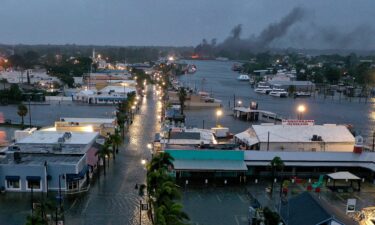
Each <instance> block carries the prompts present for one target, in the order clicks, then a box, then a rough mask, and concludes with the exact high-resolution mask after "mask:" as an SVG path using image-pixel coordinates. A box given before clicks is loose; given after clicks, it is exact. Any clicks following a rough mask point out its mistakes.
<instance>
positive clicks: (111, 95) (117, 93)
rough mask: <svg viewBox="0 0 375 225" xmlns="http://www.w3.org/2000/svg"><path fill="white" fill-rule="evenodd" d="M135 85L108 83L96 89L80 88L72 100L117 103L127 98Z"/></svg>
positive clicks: (134, 90)
mask: <svg viewBox="0 0 375 225" xmlns="http://www.w3.org/2000/svg"><path fill="white" fill-rule="evenodd" d="M136 91H137V90H136V88H135V87H130V86H129V87H127V86H118V85H110V86H106V87H104V88H102V89H101V90H100V91H96V90H82V91H80V92H78V93H77V94H75V95H74V96H73V101H78V102H83V103H88V104H117V103H119V102H122V101H123V100H125V99H126V98H127V94H128V93H132V92H135V93H136Z"/></svg>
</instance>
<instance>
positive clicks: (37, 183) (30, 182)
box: [27, 180, 40, 189]
mask: <svg viewBox="0 0 375 225" xmlns="http://www.w3.org/2000/svg"><path fill="white" fill-rule="evenodd" d="M27 188H28V189H31V188H32V189H40V180H39V181H36V180H28V181H27Z"/></svg>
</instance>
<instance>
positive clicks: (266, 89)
mask: <svg viewBox="0 0 375 225" xmlns="http://www.w3.org/2000/svg"><path fill="white" fill-rule="evenodd" d="M271 91H272V88H270V87H268V86H263V87H257V88H255V89H254V92H256V93H259V94H269V93H270V92H271Z"/></svg>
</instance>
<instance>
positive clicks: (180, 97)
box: [178, 87, 187, 115]
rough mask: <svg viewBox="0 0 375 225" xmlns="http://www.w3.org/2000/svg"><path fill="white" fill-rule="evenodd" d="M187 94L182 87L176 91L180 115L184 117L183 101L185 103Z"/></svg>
mask: <svg viewBox="0 0 375 225" xmlns="http://www.w3.org/2000/svg"><path fill="white" fill-rule="evenodd" d="M186 97H187V93H186V90H185V88H184V87H181V88H180V89H178V100H179V101H180V112H181V115H184V108H185V101H186Z"/></svg>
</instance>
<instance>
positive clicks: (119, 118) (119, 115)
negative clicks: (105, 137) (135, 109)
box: [116, 112, 125, 138]
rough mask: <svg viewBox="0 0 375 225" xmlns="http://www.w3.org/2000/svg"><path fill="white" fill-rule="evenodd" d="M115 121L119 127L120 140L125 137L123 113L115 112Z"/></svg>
mask: <svg viewBox="0 0 375 225" xmlns="http://www.w3.org/2000/svg"><path fill="white" fill-rule="evenodd" d="M116 117H117V118H116V119H117V124H118V126H119V127H120V130H121V134H122V138H124V137H125V116H124V114H123V113H120V112H117V113H116Z"/></svg>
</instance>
